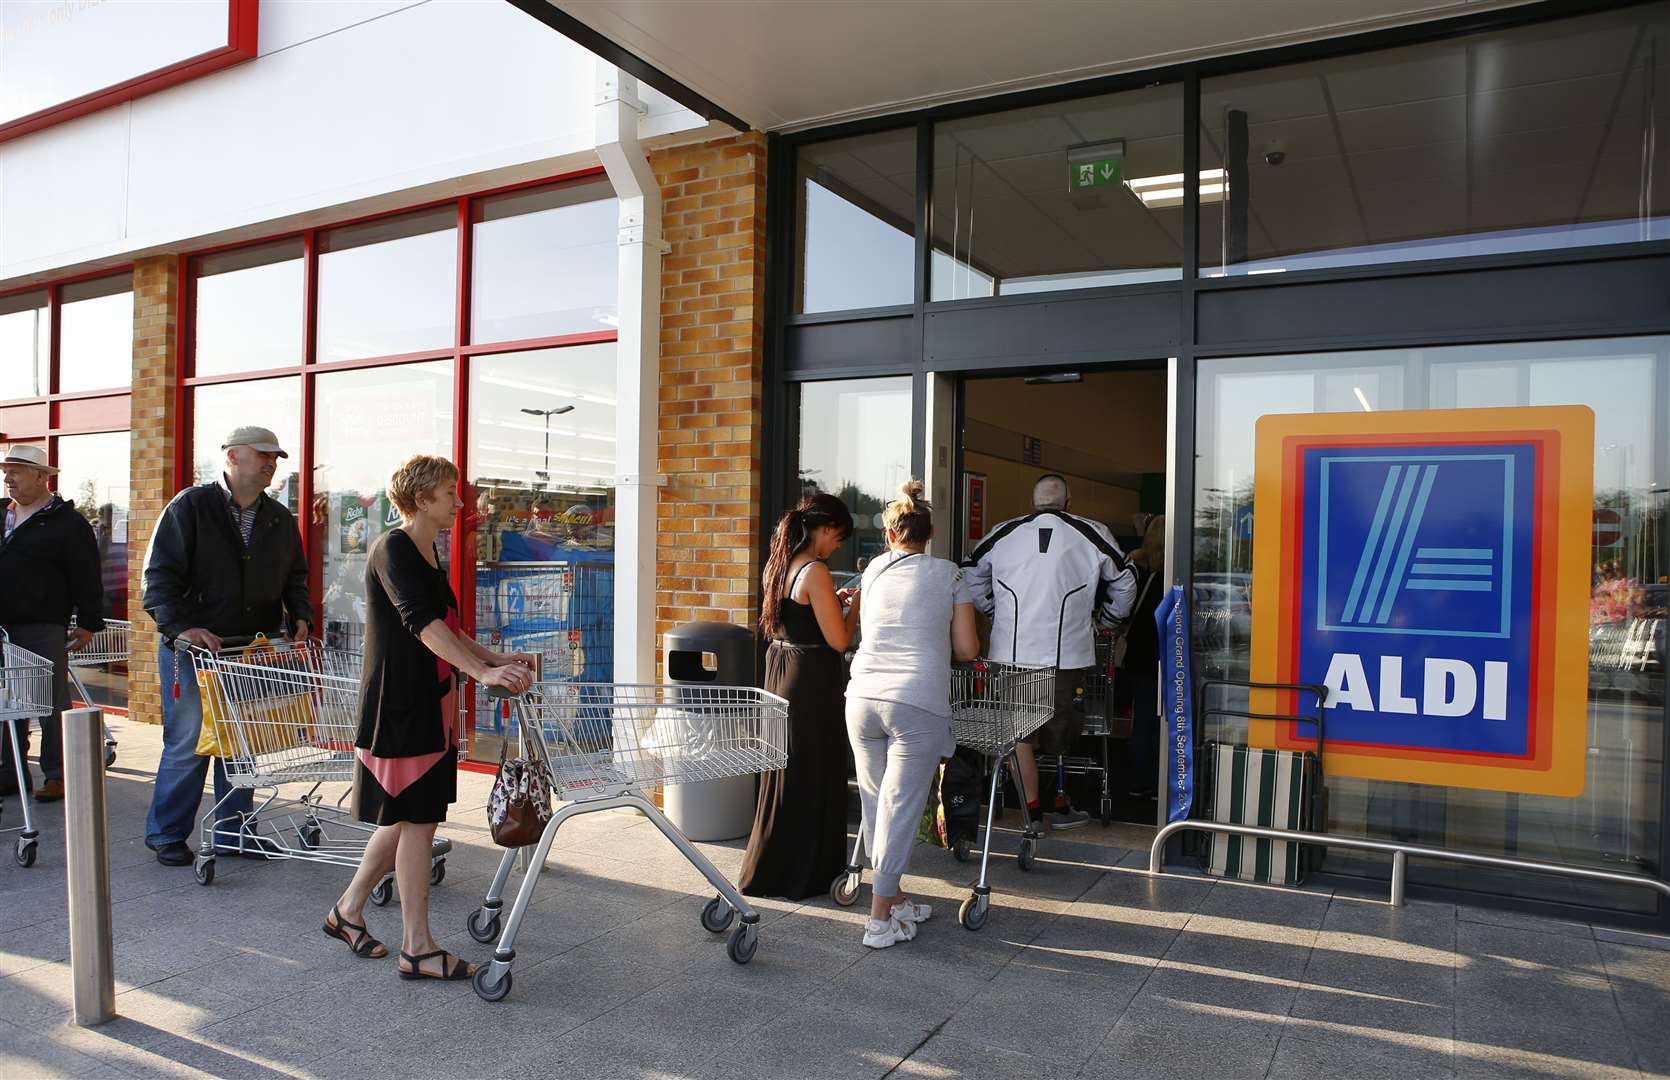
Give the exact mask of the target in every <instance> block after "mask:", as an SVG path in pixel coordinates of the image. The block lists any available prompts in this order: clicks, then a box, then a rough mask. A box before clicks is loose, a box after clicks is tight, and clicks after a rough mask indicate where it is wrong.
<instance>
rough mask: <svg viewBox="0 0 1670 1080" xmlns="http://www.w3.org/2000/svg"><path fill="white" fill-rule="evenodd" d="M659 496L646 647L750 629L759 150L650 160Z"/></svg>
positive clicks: (750, 144)
mask: <svg viewBox="0 0 1670 1080" xmlns="http://www.w3.org/2000/svg"><path fill="white" fill-rule="evenodd" d="M650 165H651V166H652V167H653V169H654V170H655V175H656V178H657V179H658V180H659V181H660V184H661V197H662V200H663V203H662V213H663V225H664V235H665V237H666V240H667V242H668V244H669V245H670V250H669V251H668V253H667V254H666V256H665V257H664V258H663V260H662V263H661V379H660V383H661V405H660V418H659V424H660V471H661V472H662V473H664V474H666V476H667V486H666V487H664V488H662V489H661V497H660V502H659V508H658V511H657V517H658V521H657V530H656V640H657V641H659V640H660V635H661V633H662V632H663V631H665V630H667V629H668V628H669V627H671V626H673V625H676V624H678V623H683V622H689V621H693V620H708V619H713V620H728V621H730V622H734V623H739V624H742V625H752V624H753V622H754V620H755V611H756V607H757V593H758V581H759V557H758V540H757V538H758V535H759V528H760V502H761V497H762V492H761V487H760V453H761V446H760V431H761V423H760V422H761V401H762V391H761V365H762V360H763V354H764V343H765V307H764V304H763V302H762V294H763V290H764V286H765V274H764V255H765V191H766V142H765V136H763V135H760V134H758V133H750V134H747V135H739V136H736V137H734V138H727V139H719V140H715V141H713V142H707V143H702V144H699V145H695V146H683V147H677V148H674V149H670V150H665V151H658V152H655V153H652V154H651V155H650Z"/></svg>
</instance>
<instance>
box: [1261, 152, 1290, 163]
mask: <svg viewBox="0 0 1670 1080" xmlns="http://www.w3.org/2000/svg"><path fill="white" fill-rule="evenodd" d="M1286 160H1287V151H1285V150H1272V151H1270V152H1269V153H1268V154H1265V155H1264V164H1266V165H1280V164H1281V163H1282V162H1284V161H1286Z"/></svg>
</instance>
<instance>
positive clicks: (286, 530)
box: [145, 484, 313, 641]
mask: <svg viewBox="0 0 1670 1080" xmlns="http://www.w3.org/2000/svg"><path fill="white" fill-rule="evenodd" d="M145 610H146V611H148V612H150V614H151V618H153V619H155V620H156V622H157V627H158V628H159V629H160V630H161V631H162V633H163V636H164V637H165V638H167V639H168V640H170V641H172V640H173V639H174V638H176V637H178V636H180V634H182V633H184V632H185V631H187V630H190V629H192V628H193V627H202V628H203V629H205V630H207V631H209V632H210V633H212V634H215V635H218V636H220V637H249V636H252V635H254V634H260V633H271V632H273V631H274V630H288V629H293V628H294V625H293V624H294V622H295V620H297V619H306V620H307V621H308V622H309V623H311V622H312V621H313V602H312V601H311V600H310V599H309V598H308V594H307V560H306V559H305V558H303V557H302V540H301V534H300V533H299V532H297V531H296V518H295V515H293V514H291V513H290V511H289V510H287V509H285V508H284V507H283V506H282V505H280V504H279V503H278V502H276V501H274V500H273V499H272V498H270V497H269V496H267V495H266V494H262V495H261V497H260V505H259V507H258V508H257V509H256V512H255V529H254V532H252V533H251V534H250V541H249V547H248V548H247V549H246V548H245V547H244V542H243V537H241V536H239V535H238V527H237V525H236V524H235V523H234V522H233V520H232V503H231V500H230V499H229V498H227V495H226V490H225V489H224V488H222V487H221V486H220V485H219V484H201V485H199V486H197V487H192V488H186V489H185V490H184V491H182V492H180V493H179V494H178V495H176V496H174V500H173V501H172V502H170V503H169V504H168V508H167V509H165V510H164V511H163V512H162V517H161V519H160V520H158V521H157V528H156V532H155V533H153V534H152V535H151V550H150V552H149V553H148V554H147V555H146V556H145ZM286 611H288V616H289V617H288V619H286V617H285V616H286Z"/></svg>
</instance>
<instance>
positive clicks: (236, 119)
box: [0, 0, 704, 287]
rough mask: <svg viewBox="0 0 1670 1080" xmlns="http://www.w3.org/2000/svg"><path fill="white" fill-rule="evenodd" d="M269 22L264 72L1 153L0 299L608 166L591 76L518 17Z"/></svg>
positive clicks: (555, 41)
mask: <svg viewBox="0 0 1670 1080" xmlns="http://www.w3.org/2000/svg"><path fill="white" fill-rule="evenodd" d="M263 9H264V15H263V22H262V37H263V41H262V49H263V53H264V55H262V56H261V57H259V58H258V59H256V60H253V61H251V62H249V63H246V64H241V65H238V66H237V67H233V68H230V69H227V70H226V71H223V72H220V73H217V74H215V75H211V76H208V77H206V78H202V79H197V80H194V81H192V82H189V83H186V84H183V85H181V86H179V87H175V88H173V89H171V90H166V91H163V92H162V93H159V94H153V95H151V96H149V97H145V98H141V99H139V100H137V101H135V102H133V103H132V104H131V105H127V106H120V107H117V108H114V109H110V110H106V111H104V112H100V113H96V114H93V115H92V116H88V117H84V118H82V119H79V120H74V121H71V122H69V123H67V124H61V125H58V126H57V127H54V128H49V129H46V130H45V131H42V132H39V133H36V134H32V135H28V136H24V137H22V138H19V139H14V140H12V141H10V142H6V143H0V192H3V193H4V194H3V196H0V199H3V201H0V287H4V285H5V284H6V283H7V282H8V281H10V280H12V279H16V278H18V277H20V276H24V275H33V274H43V273H46V272H49V271H55V270H58V269H60V268H66V267H72V266H78V265H82V264H88V263H96V262H97V261H100V260H104V261H109V260H112V259H116V258H119V257H122V256H124V255H127V254H129V253H132V252H138V251H148V250H157V249H174V250H180V249H189V248H191V247H193V246H202V244H203V243H204V242H205V241H219V240H222V239H226V238H229V237H238V236H241V235H244V234H247V233H251V232H263V231H272V228H268V227H264V226H267V225H268V223H271V225H272V226H273V227H290V226H292V225H294V224H295V223H297V222H299V221H309V222H311V221H314V220H317V219H319V218H320V217H321V216H322V215H321V214H320V213H319V212H320V211H324V210H327V209H329V208H332V207H341V206H344V205H345V204H353V206H354V209H355V210H356V211H357V212H362V213H363V212H369V211H372V210H376V209H383V208H385V207H388V206H395V205H403V204H404V203H405V202H407V201H410V200H411V199H412V198H413V197H414V194H419V193H420V194H421V195H422V196H423V197H442V196H445V195H449V194H452V193H454V192H456V191H463V190H473V189H478V188H481V187H484V186H490V185H492V184H496V183H500V182H514V181H518V180H523V179H530V178H533V177H535V176H538V175H543V174H547V173H550V172H556V171H562V170H566V169H568V168H579V167H584V166H586V165H589V164H594V163H595V154H594V152H593V145H594V144H593V132H592V79H593V65H594V59H593V57H592V56H591V54H590V53H588V52H586V51H585V50H584V49H582V48H580V47H579V46H578V45H575V44H574V43H572V42H570V41H569V40H568V39H566V38H564V37H562V36H560V35H558V34H556V33H555V32H553V31H551V30H550V29H548V28H547V27H545V26H542V25H540V24H539V23H538V22H536V21H534V20H533V19H531V18H529V17H528V16H526V15H524V14H523V13H522V12H520V11H518V10H516V9H515V8H513V7H511V6H510V5H509V4H506V3H503V2H502V0H426V2H422V3H416V4H411V3H392V2H391V3H377V2H372V3H361V2H349V3H337V2H335V0H326V2H314V0H266V3H264V4H263ZM269 31H270V32H269ZM285 41H293V42H294V44H291V45H289V46H288V47H282V43H283V42H285ZM269 46H271V47H273V49H274V51H271V52H268V51H267V50H268V48H269ZM649 105H650V116H649V117H648V119H646V120H645V122H644V124H643V128H644V131H645V134H646V135H650V134H654V135H665V134H667V133H670V132H678V131H683V130H694V129H698V128H701V127H703V126H704V125H703V121H701V119H700V118H699V117H696V116H695V115H694V114H691V113H689V112H687V111H685V110H684V109H682V108H680V107H679V106H677V105H675V104H673V103H672V102H670V101H668V100H667V99H665V98H662V97H660V96H659V95H653V96H650V98H649ZM338 216H340V215H338Z"/></svg>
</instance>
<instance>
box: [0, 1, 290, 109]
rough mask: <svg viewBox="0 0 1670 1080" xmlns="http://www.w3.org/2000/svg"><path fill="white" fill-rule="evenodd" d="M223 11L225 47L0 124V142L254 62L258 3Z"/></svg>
mask: <svg viewBox="0 0 1670 1080" xmlns="http://www.w3.org/2000/svg"><path fill="white" fill-rule="evenodd" d="M226 7H227V13H226V44H225V45H222V46H220V47H219V48H215V49H210V50H209V51H208V52H203V53H198V54H197V55H196V56H190V57H187V58H186V59H184V60H180V61H177V62H176V63H173V64H169V65H167V66H166V67H160V68H158V69H156V70H155V71H151V72H147V73H146V74H144V75H136V76H134V77H133V78H131V79H128V80H127V81H126V82H119V83H116V84H115V85H113V86H107V87H105V88H104V89H102V90H94V91H93V92H92V93H90V94H83V95H82V96H80V97H78V98H73V99H71V100H69V101H61V102H59V103H58V104H56V105H51V106H48V107H47V108H44V109H41V110H39V111H38V112H32V113H30V114H29V115H27V116H20V117H18V118H17V119H16V120H11V121H8V122H6V123H4V124H0V142H5V141H6V140H7V139H15V138H17V137H18V136H19V135H27V134H29V133H30V132H31V131H39V130H41V129H42V128H47V127H51V126H52V125H54V124H62V123H63V122H65V121H66V120H74V119H75V118H76V117H78V116H86V115H87V114H88V113H93V112H98V111H99V110H100V109H106V108H109V107H110V106H112V105H119V104H121V103H122V102H124V101H132V100H133V99H134V98H139V97H144V96H145V95H146V94H154V93H156V92H157V91H158V90H166V89H168V88H169V87H170V86H177V85H179V84H180V83H183V82H187V81H189V80H191V79H196V78H199V77H201V76H203V75H209V74H212V73H214V72H216V71H219V70H221V69H222V68H226V67H231V66H232V65H233V64H241V63H243V62H244V61H245V60H253V59H255V56H256V54H257V53H258V52H259V51H260V48H259V33H260V27H261V12H260V0H227V4H226Z"/></svg>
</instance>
